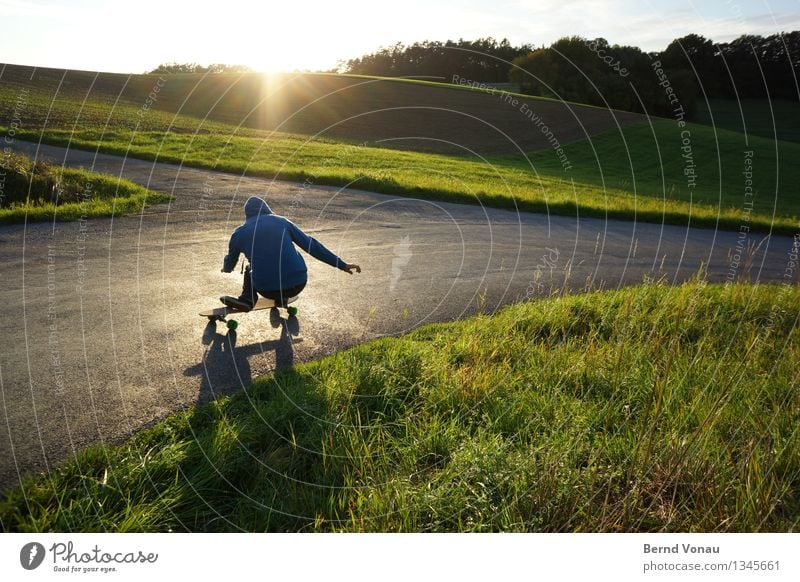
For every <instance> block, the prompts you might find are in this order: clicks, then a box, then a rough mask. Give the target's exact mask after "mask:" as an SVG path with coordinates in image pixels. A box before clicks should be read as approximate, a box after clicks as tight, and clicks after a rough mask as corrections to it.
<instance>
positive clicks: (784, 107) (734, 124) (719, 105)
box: [694, 99, 800, 143]
mask: <svg viewBox="0 0 800 582" xmlns="http://www.w3.org/2000/svg"><path fill="white" fill-rule="evenodd" d="M712 116H713V123H712ZM743 119H744V121H743ZM694 121H696V122H697V123H702V124H705V125H712V124H713V125H715V126H716V127H717V128H718V129H729V130H731V131H738V132H741V133H744V131H745V129H746V130H747V133H748V135H751V136H760V137H766V138H771V139H778V140H783V141H792V142H795V143H798V142H800V103H798V102H797V101H786V100H783V99H773V100H768V99H741V100H739V101H737V100H735V99H710V100H709V101H708V103H706V102H705V101H698V103H697V113H696V114H695V119H694Z"/></svg>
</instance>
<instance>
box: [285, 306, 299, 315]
mask: <svg viewBox="0 0 800 582" xmlns="http://www.w3.org/2000/svg"><path fill="white" fill-rule="evenodd" d="M286 311H288V312H289V315H297V307H294V306H290V307H287V308H286Z"/></svg>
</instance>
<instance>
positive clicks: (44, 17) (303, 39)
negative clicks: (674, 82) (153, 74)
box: [0, 0, 800, 74]
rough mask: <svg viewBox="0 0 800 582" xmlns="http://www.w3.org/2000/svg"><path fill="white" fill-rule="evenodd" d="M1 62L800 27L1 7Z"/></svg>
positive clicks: (624, 11)
mask: <svg viewBox="0 0 800 582" xmlns="http://www.w3.org/2000/svg"><path fill="white" fill-rule="evenodd" d="M0 18H1V19H2V21H3V26H2V31H3V34H2V35H0V54H2V55H3V56H2V57H0V60H3V61H6V62H8V63H9V64H12V63H13V64H19V65H24V66H33V67H44V68H56V69H68V70H83V71H94V72H108V73H122V74H141V73H143V72H145V71H150V70H152V69H154V68H156V67H157V66H159V65H160V64H162V63H168V62H177V63H199V64H202V65H209V64H212V63H225V64H240V65H246V66H248V67H250V68H252V69H253V70H254V71H255V72H263V73H276V72H286V73H292V72H322V71H329V70H332V69H335V68H336V67H337V64H338V63H339V62H340V61H347V60H349V59H354V58H358V57H360V56H363V55H365V54H369V53H373V52H375V51H377V50H379V49H380V48H381V47H383V46H391V45H392V44H394V43H396V42H401V43H403V44H406V45H407V44H413V43H414V42H421V41H424V40H431V41H436V40H441V41H444V40H447V39H451V40H458V39H459V38H463V39H477V38H485V37H493V38H495V39H497V40H498V41H499V40H501V39H503V38H507V39H508V40H509V42H510V43H511V44H513V45H515V46H519V45H522V44H531V45H533V46H535V47H539V46H549V45H550V44H551V43H553V42H554V41H556V40H557V39H559V38H562V37H565V36H574V35H577V36H582V37H585V38H597V37H602V38H605V39H607V40H608V41H609V43H611V44H620V45H630V46H637V47H639V48H641V49H642V50H643V51H647V52H652V51H657V50H663V49H664V48H666V46H667V45H668V44H669V42H671V41H672V40H674V39H675V38H680V37H682V36H685V35H687V34H691V33H695V34H701V35H703V36H704V37H706V38H710V39H712V40H713V41H714V42H717V43H723V42H729V41H731V40H733V39H734V38H737V37H739V36H741V35H742V34H756V35H761V36H768V35H770V34H775V33H779V32H786V31H790V30H800V4H798V3H797V2H796V1H793V0H774V1H772V2H766V1H765V2H762V3H758V4H756V3H744V2H742V3H741V4H739V3H738V0H722V1H719V2H698V1H696V0H645V1H644V2H641V1H637V0H609V1H601V0H573V1H571V2H564V1H563V0H492V1H489V0H461V1H458V2H454V1H451V0H406V2H405V3H404V4H403V5H402V8H400V9H394V10H393V11H392V12H391V18H387V16H386V12H385V11H383V10H380V9H377V8H376V6H375V5H374V4H373V3H370V2H366V1H364V0H341V1H340V2H338V3H336V5H332V4H330V3H326V2H323V1H322V0H306V2H303V3H302V4H297V5H286V4H282V5H267V4H264V3H262V2H259V1H258V0H230V1H229V2H227V3H226V4H225V6H224V10H221V9H220V5H219V3H218V2H213V1H212V0H195V1H193V2H184V1H179V2H168V3H167V2H158V1H156V0H139V1H138V2H137V3H136V4H127V5H126V4H124V3H110V2H104V1H102V0H72V1H70V2H68V1H67V0H0Z"/></svg>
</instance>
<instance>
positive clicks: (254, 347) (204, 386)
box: [183, 309, 303, 403]
mask: <svg viewBox="0 0 800 582" xmlns="http://www.w3.org/2000/svg"><path fill="white" fill-rule="evenodd" d="M269 320H270V324H271V325H272V327H273V328H280V330H281V334H280V337H279V338H278V339H276V340H271V341H266V342H258V343H254V344H250V345H246V346H237V345H236V340H237V334H236V330H230V331H227V330H226V331H227V333H220V332H218V331H217V322H216V321H209V322H208V325H206V327H205V329H204V330H203V337H202V342H203V345H204V346H208V347H207V348H206V350H205V353H204V354H203V358H202V360H201V361H200V362H199V363H198V364H195V365H194V366H190V367H188V368H186V370H184V372H183V375H184V376H201V379H202V380H201V384H200V390H199V392H198V397H197V400H198V402H199V403H202V402H208V401H210V400H214V399H215V398H218V397H219V396H222V395H227V394H232V393H234V392H236V391H238V390H239V389H241V388H244V387H245V386H247V385H248V384H250V382H251V381H252V380H253V376H252V371H251V369H250V363H249V358H250V357H251V356H254V355H257V354H259V355H267V354H268V353H269V352H274V354H275V360H274V365H273V369H274V370H275V371H276V372H277V371H279V370H284V369H286V368H290V367H292V366H293V365H294V344H295V343H299V342H301V341H303V340H302V339H300V338H297V337H296V336H297V335H298V334H299V333H300V322H299V320H298V319H297V317H295V316H294V315H290V316H289V317H288V318H283V317H281V316H280V312H279V311H278V310H277V309H271V310H270V314H269ZM223 329H225V328H224V327H223Z"/></svg>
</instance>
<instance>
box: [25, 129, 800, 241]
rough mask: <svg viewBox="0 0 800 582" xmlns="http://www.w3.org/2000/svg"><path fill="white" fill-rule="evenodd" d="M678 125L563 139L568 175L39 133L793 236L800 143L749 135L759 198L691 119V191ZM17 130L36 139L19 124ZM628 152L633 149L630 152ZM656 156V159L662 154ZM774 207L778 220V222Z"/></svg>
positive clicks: (529, 204)
mask: <svg viewBox="0 0 800 582" xmlns="http://www.w3.org/2000/svg"><path fill="white" fill-rule="evenodd" d="M676 127H677V126H676V124H675V123H674V122H671V121H666V120H657V121H655V122H654V123H653V125H652V126H650V125H646V124H643V125H631V126H626V127H624V128H623V129H622V130H621V132H610V133H605V134H602V135H599V136H596V137H594V138H592V139H591V140H584V141H579V142H574V143H572V144H568V145H566V146H564V149H565V152H566V155H567V157H568V159H569V162H570V164H571V166H572V169H571V170H570V171H566V172H565V171H564V170H563V168H562V166H561V163H560V162H559V161H558V159H557V158H556V157H555V155H554V154H553V153H552V152H551V151H539V152H534V153H532V154H530V155H529V156H527V157H525V156H502V157H497V158H493V159H486V160H474V159H468V158H461V157H453V156H445V155H440V154H427V153H418V152H408V151H398V150H393V149H386V148H378V147H366V146H360V145H357V144H345V143H341V142H335V141H331V140H323V139H309V138H307V137H304V136H298V135H290V134H271V135H269V136H268V137H251V136H248V137H242V136H238V135H228V136H223V135H219V134H217V133H202V134H197V135H195V134H190V133H172V132H170V133H162V132H160V131H140V132H133V131H127V130H111V129H109V130H105V131H102V130H91V129H82V130H77V131H74V132H73V131H71V130H47V131H46V132H45V134H44V141H47V142H49V143H54V144H58V145H71V147H77V148H83V149H90V150H94V149H100V151H104V152H108V153H114V154H118V155H128V156H133V157H137V158H144V159H158V160H160V161H166V162H174V163H182V164H184V165H187V166H197V167H205V168H211V169H215V170H224V171H230V172H236V173H247V174H248V175H258V176H266V177H275V178H281V179H287V180H296V181H300V182H303V181H307V182H309V183H313V184H331V185H337V186H348V187H353V188H360V189H365V190H372V191H376V192H383V193H387V194H397V195H405V196H415V197H421V198H433V199H437V200H445V201H453V202H461V203H473V204H474V203H480V204H485V205H488V206H495V207H500V208H518V209H520V210H523V211H533V212H550V213H553V214H562V215H576V214H577V215H580V216H594V217H604V218H605V217H607V218H617V219H634V218H635V219H636V220H641V221H646V222H656V223H661V222H664V223H668V224H681V225H683V224H688V223H691V224H692V225H693V226H701V227H706V228H722V229H731V230H735V229H738V228H739V227H740V226H741V225H742V224H746V225H747V226H749V227H750V228H752V229H754V230H761V231H769V230H770V229H772V230H773V232H779V233H784V234H791V233H793V232H795V231H796V230H797V227H798V219H797V216H798V215H800V193H798V192H797V190H796V189H794V188H793V187H792V185H793V184H797V183H800V167H798V165H797V164H793V163H791V160H792V159H795V158H797V157H800V144H793V143H787V142H782V143H780V144H779V146H780V147H779V149H778V151H777V152H776V149H775V148H776V142H771V141H770V140H767V139H764V138H755V137H753V138H751V139H750V145H749V147H748V149H749V150H752V151H753V152H754V155H753V168H754V183H755V191H756V195H755V197H754V198H753V199H752V201H753V203H754V204H753V209H752V210H750V209H749V208H746V207H745V202H750V201H751V200H750V199H746V198H745V196H744V179H743V177H742V174H741V172H742V170H743V169H744V154H743V151H744V149H745V148H744V143H743V141H742V140H741V139H740V138H741V137H742V136H741V135H740V134H736V133H733V132H726V131H717V132H714V131H713V130H712V129H710V128H708V127H705V126H701V125H690V126H688V127H689V129H690V130H691V138H692V142H691V143H692V154H693V156H694V161H695V164H696V169H695V171H696V173H697V174H698V176H699V178H698V180H697V186H696V187H695V188H694V189H690V188H688V187H687V180H686V178H685V176H684V174H683V170H684V166H685V160H684V159H683V158H682V157H681V153H682V152H681V150H680V147H681V141H680V136H679V131H678V130H677V128H676ZM18 135H19V136H20V137H21V138H28V139H38V138H39V134H38V133H36V132H26V131H20V132H18ZM629 156H630V157H629ZM659 156H660V157H659ZM773 212H774V213H775V214H776V216H775V217H774V218H773Z"/></svg>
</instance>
